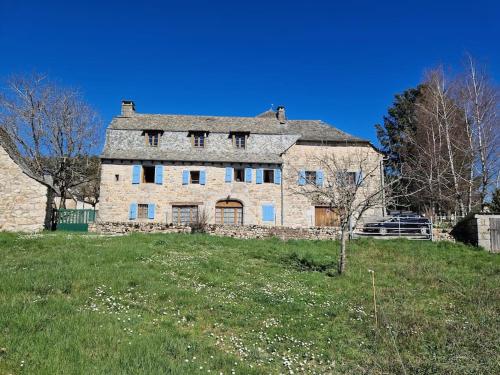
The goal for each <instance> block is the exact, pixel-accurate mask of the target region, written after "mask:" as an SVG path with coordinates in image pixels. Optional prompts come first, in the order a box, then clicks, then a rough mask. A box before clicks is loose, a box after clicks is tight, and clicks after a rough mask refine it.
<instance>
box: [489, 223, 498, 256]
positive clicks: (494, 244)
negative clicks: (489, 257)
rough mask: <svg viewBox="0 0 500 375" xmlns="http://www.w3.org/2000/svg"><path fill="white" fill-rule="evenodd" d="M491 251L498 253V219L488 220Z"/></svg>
mask: <svg viewBox="0 0 500 375" xmlns="http://www.w3.org/2000/svg"><path fill="white" fill-rule="evenodd" d="M490 241H491V251H492V252H494V253H497V252H500V219H496V218H490Z"/></svg>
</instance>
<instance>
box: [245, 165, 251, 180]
mask: <svg viewBox="0 0 500 375" xmlns="http://www.w3.org/2000/svg"><path fill="white" fill-rule="evenodd" d="M245 182H252V168H245Z"/></svg>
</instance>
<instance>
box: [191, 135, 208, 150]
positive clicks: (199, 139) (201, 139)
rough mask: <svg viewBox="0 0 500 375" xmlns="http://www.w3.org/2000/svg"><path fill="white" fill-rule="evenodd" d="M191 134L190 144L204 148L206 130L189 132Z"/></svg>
mask: <svg viewBox="0 0 500 375" xmlns="http://www.w3.org/2000/svg"><path fill="white" fill-rule="evenodd" d="M190 136H191V145H192V146H193V147H194V148H205V147H206V145H207V138H208V133H207V132H196V131H193V132H190Z"/></svg>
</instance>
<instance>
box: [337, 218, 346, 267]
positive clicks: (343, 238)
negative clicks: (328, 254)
mask: <svg viewBox="0 0 500 375" xmlns="http://www.w3.org/2000/svg"><path fill="white" fill-rule="evenodd" d="M345 244H346V228H341V230H340V257H339V267H338V272H339V275H342V274H343V273H344V271H345V263H346V253H345Z"/></svg>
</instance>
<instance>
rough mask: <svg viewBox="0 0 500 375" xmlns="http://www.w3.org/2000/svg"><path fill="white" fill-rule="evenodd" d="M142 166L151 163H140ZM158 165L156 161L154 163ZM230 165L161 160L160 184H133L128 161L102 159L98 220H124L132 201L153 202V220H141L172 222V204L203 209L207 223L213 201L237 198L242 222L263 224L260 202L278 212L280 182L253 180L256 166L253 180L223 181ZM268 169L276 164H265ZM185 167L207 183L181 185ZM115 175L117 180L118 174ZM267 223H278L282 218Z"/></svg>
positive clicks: (127, 217) (211, 217)
mask: <svg viewBox="0 0 500 375" xmlns="http://www.w3.org/2000/svg"><path fill="white" fill-rule="evenodd" d="M142 164H143V165H153V163H152V162H143V163H142ZM154 164H158V163H154ZM228 165H229V164H218V165H217V164H215V165H214V164H212V165H208V163H206V165H203V164H201V163H190V164H187V165H182V164H181V163H168V162H164V163H163V183H162V184H161V185H159V184H155V183H147V184H146V183H139V184H135V185H134V184H132V168H133V165H132V163H130V162H124V163H123V164H122V163H121V162H117V161H114V162H113V163H109V162H104V163H103V164H102V167H101V193H100V194H101V196H100V203H99V204H100V210H99V220H102V221H119V222H123V221H127V220H129V207H130V204H131V203H132V202H135V203H138V204H149V203H154V204H155V218H154V219H137V220H136V221H141V220H142V221H144V222H161V223H172V206H173V205H197V206H199V210H200V212H205V213H206V214H207V216H208V220H209V222H210V223H213V222H214V221H215V204H216V203H217V202H218V201H220V200H225V199H228V198H229V199H230V200H237V201H239V202H241V203H242V204H243V220H244V223H245V224H264V221H263V220H262V215H261V206H262V205H263V204H272V205H274V206H275V207H276V210H275V212H277V213H279V212H280V211H281V202H280V197H281V185H278V184H274V183H263V184H256V183H255V174H256V169H253V171H252V172H253V175H252V182H234V181H233V182H230V183H227V182H225V171H226V166H228ZM255 167H262V165H255ZM266 167H269V168H271V169H274V168H276V167H277V166H276V165H266ZM184 170H188V171H191V170H197V171H205V173H206V184H205V185H199V184H188V185H183V184H182V173H183V171H184ZM117 175H118V180H117V177H116V176H117ZM268 224H273V225H274V224H277V225H281V219H280V216H279V215H278V214H276V219H275V221H273V222H269V223H268Z"/></svg>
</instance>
